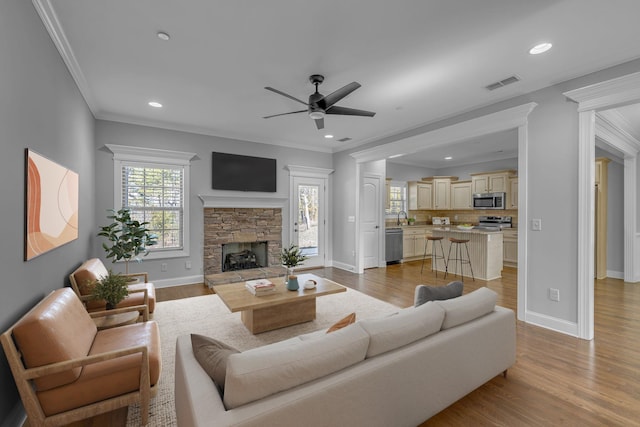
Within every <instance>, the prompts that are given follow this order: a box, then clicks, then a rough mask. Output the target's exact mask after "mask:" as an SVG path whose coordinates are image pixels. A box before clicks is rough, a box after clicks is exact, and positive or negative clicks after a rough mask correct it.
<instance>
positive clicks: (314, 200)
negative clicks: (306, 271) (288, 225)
mask: <svg viewBox="0 0 640 427" xmlns="http://www.w3.org/2000/svg"><path fill="white" fill-rule="evenodd" d="M293 182H294V188H295V191H294V200H293V203H294V206H293V217H292V221H293V233H292V240H293V242H294V243H295V244H296V245H298V247H299V248H300V250H301V251H302V253H303V254H304V255H306V256H307V257H308V259H307V260H306V261H304V264H303V265H302V266H303V268H304V267H322V266H324V259H325V229H326V221H325V210H326V207H325V206H324V191H325V180H323V179H317V178H306V177H295V178H294V180H293Z"/></svg>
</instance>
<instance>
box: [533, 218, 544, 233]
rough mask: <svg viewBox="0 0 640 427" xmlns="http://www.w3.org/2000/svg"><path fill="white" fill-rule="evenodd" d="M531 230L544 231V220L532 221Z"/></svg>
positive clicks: (535, 219)
mask: <svg viewBox="0 0 640 427" xmlns="http://www.w3.org/2000/svg"><path fill="white" fill-rule="evenodd" d="M531 230H533V231H542V220H541V219H540V218H534V219H532V220H531Z"/></svg>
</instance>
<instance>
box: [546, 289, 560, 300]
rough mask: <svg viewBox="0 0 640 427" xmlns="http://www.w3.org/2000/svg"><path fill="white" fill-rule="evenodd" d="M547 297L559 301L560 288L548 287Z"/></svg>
mask: <svg viewBox="0 0 640 427" xmlns="http://www.w3.org/2000/svg"><path fill="white" fill-rule="evenodd" d="M549 299H550V300H551V301H560V289H554V288H549Z"/></svg>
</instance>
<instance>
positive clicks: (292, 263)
mask: <svg viewBox="0 0 640 427" xmlns="http://www.w3.org/2000/svg"><path fill="white" fill-rule="evenodd" d="M306 259H307V257H306V256H305V255H303V254H302V251H301V250H300V248H299V247H298V246H297V245H295V244H291V246H289V247H288V248H282V252H281V253H280V261H281V262H282V265H284V266H286V267H287V278H288V280H287V289H289V290H290V291H295V290H298V287H299V286H298V276H296V275H294V274H293V267H296V266H298V265H300V264H302V262H303V261H304V260H306Z"/></svg>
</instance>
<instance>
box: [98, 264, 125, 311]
mask: <svg viewBox="0 0 640 427" xmlns="http://www.w3.org/2000/svg"><path fill="white" fill-rule="evenodd" d="M127 283H128V280H127V278H126V277H125V276H123V275H122V274H120V273H114V272H113V271H111V270H109V272H108V274H107V275H106V276H104V277H102V278H100V280H98V281H95V282H93V283H92V284H91V285H90V286H91V287H92V292H91V296H92V298H93V299H96V300H104V301H106V302H107V310H111V309H113V308H115V306H116V305H118V303H119V302H120V301H122V300H123V299H125V298H126V297H127V295H129V288H128V287H127Z"/></svg>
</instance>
